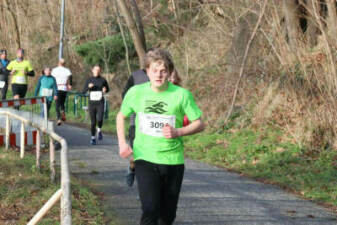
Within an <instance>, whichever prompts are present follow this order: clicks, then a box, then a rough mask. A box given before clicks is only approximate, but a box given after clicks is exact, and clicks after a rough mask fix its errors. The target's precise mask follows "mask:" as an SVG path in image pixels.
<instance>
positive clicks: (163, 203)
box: [135, 160, 185, 225]
mask: <svg viewBox="0 0 337 225" xmlns="http://www.w3.org/2000/svg"><path fill="white" fill-rule="evenodd" d="M135 164H136V179H137V183H138V191H139V197H140V200H141V203H142V211H143V213H142V218H141V221H140V225H172V224H173V222H174V219H175V217H176V211H177V205H178V200H179V193H180V188H181V184H182V181H183V177H184V169H185V167H184V165H159V164H154V163H150V162H147V161H144V160H137V161H135Z"/></svg>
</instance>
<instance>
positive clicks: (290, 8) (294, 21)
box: [283, 0, 299, 48]
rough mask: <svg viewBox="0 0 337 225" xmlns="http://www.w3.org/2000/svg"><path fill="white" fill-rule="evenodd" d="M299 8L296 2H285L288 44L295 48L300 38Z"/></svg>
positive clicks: (290, 0) (291, 0)
mask: <svg viewBox="0 0 337 225" xmlns="http://www.w3.org/2000/svg"><path fill="white" fill-rule="evenodd" d="M297 7H298V6H297V4H296V2H295V1H294V0H283V14H284V17H285V23H286V28H287V35H288V42H289V45H290V46H291V47H293V48H296V46H297V41H298V36H299V34H298V33H299V19H298V16H297Z"/></svg>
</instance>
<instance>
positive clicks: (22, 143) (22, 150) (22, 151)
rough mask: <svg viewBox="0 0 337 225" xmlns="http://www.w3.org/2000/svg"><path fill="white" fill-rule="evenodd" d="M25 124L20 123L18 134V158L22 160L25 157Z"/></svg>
mask: <svg viewBox="0 0 337 225" xmlns="http://www.w3.org/2000/svg"><path fill="white" fill-rule="evenodd" d="M25 136H26V135H25V124H24V122H21V133H20V157H21V159H23V157H24V156H25Z"/></svg>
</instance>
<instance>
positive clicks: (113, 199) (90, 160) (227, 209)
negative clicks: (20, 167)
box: [55, 125, 337, 225]
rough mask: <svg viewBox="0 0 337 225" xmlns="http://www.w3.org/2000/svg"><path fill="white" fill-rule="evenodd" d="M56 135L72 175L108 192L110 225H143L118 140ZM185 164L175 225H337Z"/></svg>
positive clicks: (254, 186)
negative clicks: (62, 142)
mask: <svg viewBox="0 0 337 225" xmlns="http://www.w3.org/2000/svg"><path fill="white" fill-rule="evenodd" d="M55 131H56V132H57V133H58V134H60V135H61V136H63V137H65V138H66V140H67V142H68V146H69V159H70V168H71V172H72V174H74V175H75V176H77V177H79V178H81V179H84V180H86V181H87V182H89V183H91V184H92V185H93V186H94V187H95V189H96V190H98V191H100V192H102V193H104V200H103V205H104V212H105V214H106V217H108V218H115V219H114V220H115V222H112V220H111V221H109V222H107V224H111V225H112V224H118V225H135V224H139V218H140V215H141V210H140V202H139V198H138V193H137V186H136V185H135V186H134V187H133V188H129V187H127V186H126V183H125V174H126V169H127V166H128V161H127V160H125V159H121V158H120V157H119V156H118V152H117V150H118V148H117V147H118V146H117V141H116V139H115V138H114V137H112V136H104V139H103V141H102V142H99V143H98V145H96V146H91V145H89V141H90V132H89V131H88V130H87V129H84V128H78V127H74V126H69V125H62V126H60V127H56V128H55ZM185 166H186V170H185V176H184V181H183V186H182V191H181V196H180V200H179V206H178V211H177V218H176V221H175V224H176V225H199V224H200V225H288V224H289V225H314V224H315V225H316V224H317V225H337V219H336V218H337V216H336V214H334V213H333V212H331V211H329V210H327V209H325V208H323V207H321V206H318V205H316V204H314V203H313V202H311V201H307V200H302V199H300V198H298V197H297V196H295V195H293V194H290V193H287V192H285V191H283V190H281V189H280V188H278V187H275V186H273V185H267V184H262V183H259V182H256V181H254V180H251V179H248V178H245V177H242V176H240V175H238V174H236V173H232V172H228V171H226V170H223V169H219V168H217V167H213V166H209V165H206V164H204V163H201V162H197V161H193V160H188V159H187V160H186V163H185ZM116 221H117V222H116Z"/></svg>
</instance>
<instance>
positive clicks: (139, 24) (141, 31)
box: [130, 0, 146, 50]
mask: <svg viewBox="0 0 337 225" xmlns="http://www.w3.org/2000/svg"><path fill="white" fill-rule="evenodd" d="M130 3H131V7H132V11H133V15H134V17H135V20H136V21H135V22H136V26H137V30H138V33H139V36H140V39H141V40H142V43H143V46H144V49H145V50H146V39H145V33H144V26H143V22H142V17H141V15H140V12H139V8H138V5H137V2H136V0H131V1H130Z"/></svg>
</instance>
